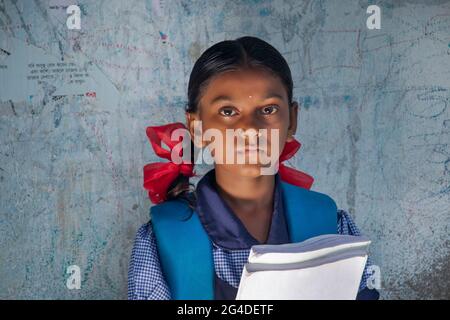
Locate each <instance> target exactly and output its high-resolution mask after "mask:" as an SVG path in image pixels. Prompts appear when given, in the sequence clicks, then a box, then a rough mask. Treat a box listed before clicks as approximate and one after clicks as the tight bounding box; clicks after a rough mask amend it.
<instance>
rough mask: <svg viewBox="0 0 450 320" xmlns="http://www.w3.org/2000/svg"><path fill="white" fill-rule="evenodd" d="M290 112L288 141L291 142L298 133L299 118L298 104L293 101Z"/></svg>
mask: <svg viewBox="0 0 450 320" xmlns="http://www.w3.org/2000/svg"><path fill="white" fill-rule="evenodd" d="M289 108H290V110H289V127H288V134H287V139H286V141H288V142H290V141H292V140H293V136H294V134H295V132H296V131H297V116H298V108H299V107H298V103H297V101H293V102H292V104H291V105H290V107H289Z"/></svg>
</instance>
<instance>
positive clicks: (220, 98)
mask: <svg viewBox="0 0 450 320" xmlns="http://www.w3.org/2000/svg"><path fill="white" fill-rule="evenodd" d="M270 98H278V99H280V100H283V99H284V97H283V96H281V95H279V94H278V93H274V92H271V93H269V94H267V95H266V96H265V97H264V100H267V99H270ZM219 101H233V99H232V98H231V97H230V96H227V95H220V96H217V97H215V98H214V99H212V100H211V102H210V104H214V103H217V102H219Z"/></svg>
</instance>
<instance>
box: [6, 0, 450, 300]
mask: <svg viewBox="0 0 450 320" xmlns="http://www.w3.org/2000/svg"><path fill="white" fill-rule="evenodd" d="M73 2H74V1H63V0H58V1H56V0H52V1H50V0H49V1H25V0H23V1H13V0H4V1H0V49H1V50H0V80H1V88H0V139H1V144H0V298H1V299H5V298H44V299H49V298H65V299H79V298H82V299H86V298H92V299H102V298H112V299H122V298H126V280H127V269H128V260H129V254H130V250H131V246H132V241H133V238H134V235H135V233H136V230H137V228H138V226H140V225H141V224H142V223H144V222H145V221H147V220H148V210H149V207H150V202H149V200H148V198H147V195H146V192H145V190H144V189H143V188H142V167H143V165H144V164H145V163H148V162H152V161H156V160H157V158H156V157H155V155H154V153H153V151H152V149H151V147H150V144H149V143H148V141H147V137H146V135H145V127H146V126H148V125H156V124H163V123H167V122H171V121H184V115H183V111H182V109H183V106H184V103H185V101H186V88H187V80H188V77H189V73H190V71H191V68H192V65H193V62H194V61H195V59H196V58H197V57H198V56H199V55H200V53H201V52H202V51H203V50H205V49H206V48H207V47H209V46H210V45H212V44H213V43H215V42H218V41H220V40H224V39H232V38H236V37H238V36H242V35H255V36H259V37H261V38H263V39H265V40H267V41H269V42H270V43H271V44H273V45H274V46H275V47H277V48H278V49H279V50H280V51H281V52H282V53H283V55H284V56H285V57H286V59H287V60H288V62H289V63H290V65H291V68H292V72H293V76H294V81H295V92H294V93H295V98H296V99H297V100H298V101H299V102H300V103H301V105H302V106H301V110H300V113H299V126H298V131H297V138H298V139H299V140H300V141H301V142H302V144H303V146H302V149H301V150H300V152H299V154H298V156H296V159H295V160H293V161H290V163H291V165H295V166H296V167H297V168H299V169H301V170H304V171H306V172H308V173H310V174H312V175H313V176H314V177H315V178H316V181H315V184H314V186H313V189H314V190H317V191H321V192H325V193H328V194H329V195H331V196H332V197H333V198H334V199H335V200H336V202H337V203H338V206H339V207H340V208H343V209H348V210H350V212H351V214H352V215H353V216H354V217H355V219H356V222H357V224H358V225H359V227H360V229H362V230H363V233H365V234H366V235H368V236H369V237H370V238H371V239H372V240H373V245H372V246H371V254H372V258H373V260H374V262H375V263H376V264H378V265H379V266H380V268H381V272H382V289H381V290H380V291H381V293H382V297H383V298H442V297H446V298H450V283H449V279H450V276H449V274H450V267H449V261H450V259H449V247H450V241H449V221H450V199H449V197H450V147H449V143H450V106H449V105H450V3H449V1H425V0H423V1H421V0H414V1H413V0H410V1H355V0H353V1H350V0H347V1H341V0H339V1H337V0H336V1H299V0H295V1H294V0H293V1H275V0H274V1H263V0H254V1H237V0H236V1H222V0H220V1H219V0H217V1H216V0H214V1H181V0H180V1H162V0H160V1H157V0H155V1H151V0H147V1H127V2H124V1H118V0H117V1H110V0H108V1H77V3H78V5H79V6H80V7H81V28H82V29H81V31H71V30H68V29H67V27H66V17H67V15H66V13H65V9H64V7H65V6H67V5H69V4H72V3H73ZM370 4H378V5H379V6H380V7H381V10H382V12H381V14H382V18H381V30H368V29H367V27H366V19H367V17H368V14H367V13H366V9H367V6H368V5H370ZM58 63H59V65H58ZM61 63H65V65H64V64H61ZM52 64H54V65H52ZM42 70H44V71H42ZM45 70H47V71H45ZM71 81H72V82H71ZM94 93H95V95H94ZM69 265H78V266H80V268H81V273H82V284H81V289H80V290H68V289H67V288H66V278H67V277H68V275H67V274H66V268H67V266H69Z"/></svg>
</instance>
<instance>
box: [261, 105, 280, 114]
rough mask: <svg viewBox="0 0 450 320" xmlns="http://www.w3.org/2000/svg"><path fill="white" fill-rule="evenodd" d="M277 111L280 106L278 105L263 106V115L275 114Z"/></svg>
mask: <svg viewBox="0 0 450 320" xmlns="http://www.w3.org/2000/svg"><path fill="white" fill-rule="evenodd" d="M277 111H278V106H277V105H269V106H265V107H263V108H261V113H262V114H263V115H270V114H274V113H275V112H277Z"/></svg>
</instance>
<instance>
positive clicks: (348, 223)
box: [337, 209, 361, 236]
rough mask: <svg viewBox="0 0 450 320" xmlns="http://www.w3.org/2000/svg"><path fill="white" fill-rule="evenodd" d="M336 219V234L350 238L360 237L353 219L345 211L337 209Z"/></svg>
mask: <svg viewBox="0 0 450 320" xmlns="http://www.w3.org/2000/svg"><path fill="white" fill-rule="evenodd" d="M337 219H338V225H337V227H338V233H340V234H347V235H352V236H360V235H361V232H360V231H359V228H358V227H357V226H356V223H355V222H354V221H353V218H352V217H351V215H350V214H349V213H348V212H347V211H346V210H343V209H338V210H337Z"/></svg>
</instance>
